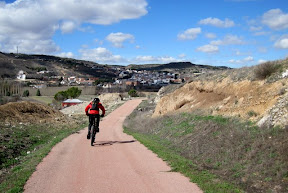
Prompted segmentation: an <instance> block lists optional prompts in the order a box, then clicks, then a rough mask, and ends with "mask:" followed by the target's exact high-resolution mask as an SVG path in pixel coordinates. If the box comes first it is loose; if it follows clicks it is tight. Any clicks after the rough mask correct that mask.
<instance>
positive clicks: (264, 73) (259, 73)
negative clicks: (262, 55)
mask: <svg viewBox="0 0 288 193" xmlns="http://www.w3.org/2000/svg"><path fill="white" fill-rule="evenodd" d="M278 67H279V65H277V64H276V63H273V62H265V63H262V64H259V65H258V66H256V68H255V70H254V74H255V77H256V78H257V79H260V80H263V79H265V78H267V77H269V76H271V75H272V74H273V73H275V72H276V71H277V69H278Z"/></svg>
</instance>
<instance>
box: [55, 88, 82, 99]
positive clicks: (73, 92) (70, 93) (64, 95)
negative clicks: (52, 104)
mask: <svg viewBox="0 0 288 193" xmlns="http://www.w3.org/2000/svg"><path fill="white" fill-rule="evenodd" d="M81 92H82V90H80V89H78V88H77V87H72V88H69V89H68V90H66V91H60V92H57V93H56V94H55V95H54V99H55V100H56V101H64V100H66V99H68V98H77V97H79V96H80V95H81Z"/></svg>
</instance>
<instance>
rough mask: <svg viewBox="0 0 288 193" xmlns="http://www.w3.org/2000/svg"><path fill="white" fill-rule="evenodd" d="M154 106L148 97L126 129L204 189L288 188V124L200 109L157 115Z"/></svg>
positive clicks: (280, 190) (259, 190) (217, 190)
mask: <svg viewBox="0 0 288 193" xmlns="http://www.w3.org/2000/svg"><path fill="white" fill-rule="evenodd" d="M154 108H155V107H154V105H153V103H152V102H149V101H144V102H143V103H142V104H141V105H140V106H139V107H138V108H137V110H135V111H134V112H133V113H132V114H131V115H130V116H129V117H128V118H127V119H126V120H125V124H124V126H125V132H126V133H128V134H132V135H133V136H134V137H135V138H136V139H137V140H139V141H140V142H141V143H143V144H144V145H146V146H147V147H148V148H150V149H151V150H152V151H154V152H155V153H157V154H158V155H159V157H161V158H162V159H163V160H165V161H167V162H168V163H169V164H170V166H171V167H172V171H177V172H181V173H183V174H184V175H185V176H187V177H189V178H190V179H191V181H192V182H195V183H197V184H198V185H199V187H200V188H201V189H202V190H203V191H204V192H217V193H218V192H219V193H220V192H221V193H222V192H267V193H268V192H287V191H288V172H287V171H288V154H287V152H286V151H287V149H288V142H287V138H288V128H280V127H272V128H268V127H267V128H264V127H263V128H259V127H257V126H256V125H255V124H254V123H253V122H249V121H243V120H240V119H237V118H225V117H222V116H209V115H205V114H200V113H196V112H194V113H180V114H174V115H166V116H163V117H159V118H151V114H152V112H153V110H154Z"/></svg>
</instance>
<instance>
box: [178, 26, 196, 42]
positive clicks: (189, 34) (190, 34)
mask: <svg viewBox="0 0 288 193" xmlns="http://www.w3.org/2000/svg"><path fill="white" fill-rule="evenodd" d="M200 33H201V28H200V27H198V28H190V29H187V30H185V31H184V32H183V33H180V34H178V36H177V38H178V39H179V40H194V39H195V38H197V36H198V34H200Z"/></svg>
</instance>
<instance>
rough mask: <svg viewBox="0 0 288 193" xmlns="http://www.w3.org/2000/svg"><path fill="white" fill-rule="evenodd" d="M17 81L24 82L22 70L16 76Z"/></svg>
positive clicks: (24, 77)
mask: <svg viewBox="0 0 288 193" xmlns="http://www.w3.org/2000/svg"><path fill="white" fill-rule="evenodd" d="M17 79H18V80H26V74H25V72H24V71H23V70H20V71H19V72H18V75H17Z"/></svg>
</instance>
